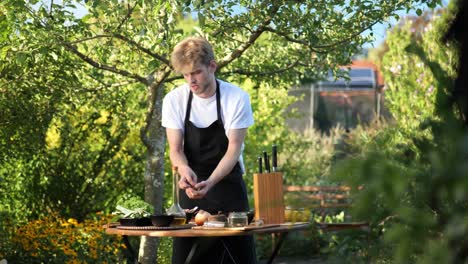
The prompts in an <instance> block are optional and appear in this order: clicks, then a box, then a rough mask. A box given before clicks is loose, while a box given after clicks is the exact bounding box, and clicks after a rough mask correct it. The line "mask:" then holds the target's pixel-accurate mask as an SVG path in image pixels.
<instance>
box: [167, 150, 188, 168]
mask: <svg viewBox="0 0 468 264" xmlns="http://www.w3.org/2000/svg"><path fill="white" fill-rule="evenodd" d="M169 158H170V159H171V163H172V165H173V166H177V167H182V166H188V161H187V157H186V156H185V153H184V152H183V151H177V150H171V151H169Z"/></svg>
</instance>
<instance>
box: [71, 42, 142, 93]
mask: <svg viewBox="0 0 468 264" xmlns="http://www.w3.org/2000/svg"><path fill="white" fill-rule="evenodd" d="M63 45H64V47H65V48H66V49H68V50H69V51H71V52H72V53H74V54H75V55H77V56H78V57H80V59H82V60H84V61H85V62H87V63H88V64H90V65H91V66H93V67H95V68H97V69H101V70H105V71H110V72H113V73H117V74H120V75H122V76H125V77H128V78H131V79H134V80H137V81H139V82H141V83H143V84H145V85H148V84H149V83H148V80H147V79H146V78H144V77H142V76H140V75H138V74H135V73H131V72H128V71H126V70H122V69H118V68H117V67H115V66H110V65H107V64H102V63H99V62H97V61H95V60H93V59H91V58H90V57H88V56H86V55H85V54H83V53H81V52H80V51H78V49H77V48H76V47H75V46H73V45H71V44H70V43H66V42H64V43H63Z"/></svg>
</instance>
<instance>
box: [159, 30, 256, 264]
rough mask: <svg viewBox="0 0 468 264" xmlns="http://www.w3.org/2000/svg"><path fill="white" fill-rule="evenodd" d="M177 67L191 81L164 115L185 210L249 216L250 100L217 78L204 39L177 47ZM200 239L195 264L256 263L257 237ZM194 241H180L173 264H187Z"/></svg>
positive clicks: (166, 104)
mask: <svg viewBox="0 0 468 264" xmlns="http://www.w3.org/2000/svg"><path fill="white" fill-rule="evenodd" d="M171 62H172V66H173V67H174V69H175V70H176V71H177V72H179V73H182V74H183V76H184V79H185V81H186V82H187V83H186V84H184V85H182V86H179V87H177V88H176V89H174V90H172V91H171V92H169V93H168V94H167V95H166V97H165V98H164V100H163V110H162V125H163V126H164V127H165V128H166V133H167V139H168V143H169V151H170V159H171V162H172V164H173V165H175V166H177V167H178V168H179V173H180V175H181V179H180V181H179V188H180V192H179V194H180V204H181V206H182V208H193V207H195V206H198V207H199V208H200V209H203V210H205V211H208V212H210V213H212V214H215V213H218V212H219V211H222V212H224V213H225V214H228V213H229V212H234V211H237V212H239V211H248V210H249V205H248V200H247V191H246V187H245V183H244V180H243V179H242V174H243V173H244V165H243V160H242V151H243V148H244V139H245V136H246V133H247V128H248V127H249V126H251V125H252V124H253V123H254V121H253V116H252V108H251V105H250V99H249V95H248V94H247V93H246V92H245V91H243V90H241V89H240V88H239V87H237V86H235V85H233V84H230V83H227V82H224V81H221V80H217V79H216V78H215V72H216V68H217V65H216V61H215V56H214V52H213V49H212V47H211V45H210V44H209V43H208V41H207V40H206V39H204V38H200V37H189V38H187V39H185V40H183V41H182V42H180V43H179V44H177V45H176V46H175V48H174V51H173V53H172V57H171ZM196 239H197V241H202V242H201V243H199V244H198V246H197V250H196V252H195V255H194V256H193V258H192V262H191V263H199V262H200V263H201V262H203V263H255V262H256V256H255V246H254V243H253V238H252V237H251V236H247V237H244V236H239V237H224V238H204V239H201V238H196ZM194 242H195V239H194V238H174V246H173V253H174V254H173V261H172V262H173V263H184V262H185V259H186V257H187V256H188V254H189V252H190V250H191V249H192V245H193V243H194ZM226 249H228V251H226ZM232 258H233V259H232Z"/></svg>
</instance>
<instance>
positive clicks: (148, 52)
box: [69, 33, 170, 66]
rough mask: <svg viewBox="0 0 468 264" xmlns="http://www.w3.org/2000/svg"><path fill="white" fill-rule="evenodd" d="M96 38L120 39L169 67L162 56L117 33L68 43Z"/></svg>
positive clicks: (78, 41)
mask: <svg viewBox="0 0 468 264" xmlns="http://www.w3.org/2000/svg"><path fill="white" fill-rule="evenodd" d="M98 38H117V39H120V40H122V41H124V42H127V43H128V44H129V45H131V46H135V47H136V48H137V49H138V50H141V51H143V52H144V53H146V54H148V55H149V56H151V57H153V58H155V59H157V60H160V61H161V62H163V63H164V64H166V65H168V66H170V62H169V60H168V59H166V58H165V57H163V56H161V55H159V54H156V53H154V52H152V51H151V50H150V49H148V48H145V47H143V46H141V45H140V44H138V43H136V42H135V41H134V40H132V39H129V38H128V37H126V36H124V35H121V34H117V33H114V34H100V35H95V36H92V37H88V38H83V39H79V40H75V41H72V42H69V44H72V45H73V44H77V43H81V42H86V41H89V40H93V39H98Z"/></svg>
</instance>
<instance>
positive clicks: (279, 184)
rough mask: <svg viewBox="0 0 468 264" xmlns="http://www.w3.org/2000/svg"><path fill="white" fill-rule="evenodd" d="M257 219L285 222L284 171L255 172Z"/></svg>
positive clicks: (254, 185) (269, 222)
mask: <svg viewBox="0 0 468 264" xmlns="http://www.w3.org/2000/svg"><path fill="white" fill-rule="evenodd" d="M253 177H254V182H253V188H254V202H255V220H259V219H262V220H263V222H264V223H265V224H281V223H284V197H283V173H281V172H272V173H254V175H253Z"/></svg>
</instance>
